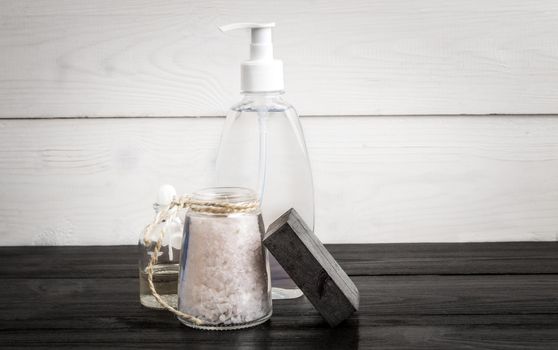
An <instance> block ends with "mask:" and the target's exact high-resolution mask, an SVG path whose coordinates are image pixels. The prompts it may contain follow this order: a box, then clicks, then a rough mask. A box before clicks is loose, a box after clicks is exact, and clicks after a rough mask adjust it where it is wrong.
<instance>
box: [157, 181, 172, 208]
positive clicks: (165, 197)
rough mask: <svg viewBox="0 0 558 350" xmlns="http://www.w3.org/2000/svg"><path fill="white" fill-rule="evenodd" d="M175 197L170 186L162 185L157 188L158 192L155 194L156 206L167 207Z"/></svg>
mask: <svg viewBox="0 0 558 350" xmlns="http://www.w3.org/2000/svg"><path fill="white" fill-rule="evenodd" d="M175 197H176V190H175V189H174V187H173V186H172V185H168V184H167V185H163V186H161V187H159V192H158V193H157V202H156V203H157V204H158V205H161V206H167V205H169V204H170V203H171V202H172V200H173V199H174V198H175Z"/></svg>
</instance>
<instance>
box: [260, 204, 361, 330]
mask: <svg viewBox="0 0 558 350" xmlns="http://www.w3.org/2000/svg"><path fill="white" fill-rule="evenodd" d="M264 245H265V246H266V247H267V249H269V251H270V252H271V254H273V256H274V257H275V258H276V259H277V261H278V262H279V263H280V264H281V266H283V268H284V269H285V271H287V273H288V274H289V276H291V278H292V279H293V281H294V282H295V283H296V284H297V285H298V286H299V287H300V289H301V290H302V291H303V292H304V294H305V295H306V297H307V298H308V300H310V302H311V303H312V304H313V305H314V307H315V308H316V309H317V310H318V311H319V312H320V314H321V315H322V316H323V318H324V319H325V320H326V321H327V322H328V323H329V325H330V326H332V327H334V326H336V325H337V324H339V323H340V322H342V321H343V320H345V319H346V318H348V317H349V316H350V315H351V314H352V313H353V312H355V311H356V310H358V306H359V292H358V289H357V288H356V286H355V284H354V283H353V281H351V279H350V278H349V276H347V274H346V273H345V271H343V269H341V267H340V266H339V264H338V263H337V262H336V261H335V259H334V258H333V256H331V254H330V253H329V252H328V251H327V249H326V248H325V247H324V245H323V244H322V243H321V242H320V240H319V239H318V237H316V235H315V234H314V233H313V232H312V230H310V228H308V226H307V225H306V224H305V223H304V221H303V220H302V219H301V218H300V216H299V215H298V213H297V212H296V210H294V209H292V208H291V209H289V210H288V211H287V212H286V213H285V214H283V215H281V217H280V218H279V219H277V220H276V221H275V222H273V223H272V224H271V226H270V227H269V229H268V231H267V234H266V237H265V238H264Z"/></svg>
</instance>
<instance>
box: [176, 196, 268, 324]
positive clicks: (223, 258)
mask: <svg viewBox="0 0 558 350" xmlns="http://www.w3.org/2000/svg"><path fill="white" fill-rule="evenodd" d="M191 200H192V202H193V203H200V205H195V204H193V205H191V206H190V207H189V209H188V211H187V213H186V220H185V228H184V239H183V242H182V256H181V259H180V276H179V282H178V310H179V311H180V312H181V313H183V314H186V315H189V316H191V317H188V318H186V317H181V316H178V319H179V320H180V321H181V322H182V323H184V324H185V325H187V326H190V327H193V328H200V329H208V330H225V329H240V328H247V327H252V326H255V325H258V324H260V323H263V322H265V321H266V320H268V319H269V318H270V317H271V312H272V308H271V283H270V274H269V264H268V261H267V251H266V250H265V248H264V247H263V245H262V238H263V237H262V236H263V232H264V226H263V221H262V218H261V213H260V208H259V205H257V198H256V194H255V193H254V192H253V191H251V190H248V189H245V188H239V187H217V188H209V189H206V190H202V191H199V192H197V193H194V194H193V195H192V197H191ZM254 203H256V205H254ZM215 204H219V205H218V206H215ZM244 204H246V205H245V206H243V205H244ZM228 205H230V206H231V207H230V208H228V207H227V206H228ZM227 208H228V209H227ZM192 320H195V322H193V321H192Z"/></svg>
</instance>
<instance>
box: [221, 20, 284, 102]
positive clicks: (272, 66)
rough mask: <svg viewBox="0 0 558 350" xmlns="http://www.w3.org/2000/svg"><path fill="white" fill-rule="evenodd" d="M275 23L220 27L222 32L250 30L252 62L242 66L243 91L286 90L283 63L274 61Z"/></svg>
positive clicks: (244, 63) (239, 24) (238, 24)
mask: <svg viewBox="0 0 558 350" xmlns="http://www.w3.org/2000/svg"><path fill="white" fill-rule="evenodd" d="M273 27H275V23H232V24H228V25H224V26H221V27H219V30H221V31H222V32H228V31H230V30H235V29H250V30H251V38H252V40H251V43H250V60H248V61H245V62H243V63H242V64H241V69H240V70H241V74H240V80H241V89H242V91H246V92H259V91H280V90H283V89H284V83H283V62H281V61H280V60H275V59H273V43H272V40H271V28H273Z"/></svg>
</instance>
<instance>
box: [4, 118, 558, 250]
mask: <svg viewBox="0 0 558 350" xmlns="http://www.w3.org/2000/svg"><path fill="white" fill-rule="evenodd" d="M556 116H558V111H556V113H518V114H514V113H486V114H466V113H464V114H319V115H301V117H303V118H322V117H327V118H335V117H362V118H373V117H556ZM134 118H136V119H191V118H193V119H202V118H224V116H223V115H208V116H205V115H204V116H189V115H183V116H180V115H176V116H164V115H161V116H137V115H136V116H132V115H131V116H108V117H101V116H68V117H41V116H30V117H0V120H60V119H134ZM549 242H552V241H549ZM428 243H435V242H428Z"/></svg>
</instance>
